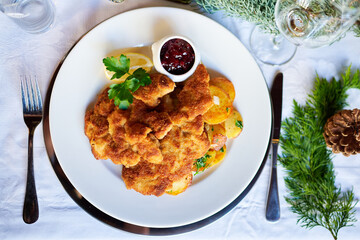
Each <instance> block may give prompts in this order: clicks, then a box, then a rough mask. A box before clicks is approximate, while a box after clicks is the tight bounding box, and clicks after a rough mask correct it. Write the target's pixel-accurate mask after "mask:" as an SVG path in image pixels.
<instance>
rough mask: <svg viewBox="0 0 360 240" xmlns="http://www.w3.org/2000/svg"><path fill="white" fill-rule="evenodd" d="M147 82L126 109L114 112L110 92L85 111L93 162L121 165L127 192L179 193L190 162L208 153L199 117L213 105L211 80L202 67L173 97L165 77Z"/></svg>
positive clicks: (188, 179) (189, 178) (157, 76)
mask: <svg viewBox="0 0 360 240" xmlns="http://www.w3.org/2000/svg"><path fill="white" fill-rule="evenodd" d="M151 78H152V83H151V84H150V85H148V86H146V87H142V88H139V90H137V91H136V92H135V93H136V94H134V97H135V99H134V101H133V103H132V104H131V105H130V108H129V109H127V110H120V109H118V108H117V107H114V101H113V100H109V98H108V88H107V89H105V90H104V91H103V92H102V93H100V94H99V96H98V99H97V101H96V104H95V106H94V109H93V110H88V111H87V112H86V115H85V134H86V135H87V137H88V138H89V141H90V144H91V149H92V152H93V154H94V156H95V158H96V159H111V160H112V161H113V162H114V163H115V164H122V165H123V172H122V178H123V180H124V182H125V184H126V187H127V188H128V189H134V190H135V191H138V192H140V193H142V194H144V195H155V196H160V195H162V194H164V193H165V192H168V193H170V194H178V193H180V192H183V191H185V189H186V188H187V187H188V186H189V185H190V184H191V181H192V165H193V163H194V160H195V159H197V158H200V157H202V156H203V155H204V154H205V153H206V152H207V151H208V149H209V148H210V141H209V139H208V136H207V133H206V132H205V131H204V121H203V117H202V116H201V114H203V113H204V112H205V111H206V110H207V109H208V108H209V107H210V106H211V105H212V100H211V96H210V92H209V83H208V81H209V77H208V74H207V72H206V69H205V67H204V66H202V67H201V66H200V67H198V69H197V71H196V73H195V74H194V75H193V76H192V77H191V78H189V79H188V80H187V81H186V82H185V84H179V88H177V89H176V90H175V91H174V92H172V93H169V92H171V91H173V90H174V87H175V84H174V83H173V82H172V81H171V80H170V79H169V78H167V77H166V76H164V75H161V74H153V75H152V76H151ZM192 88H194V89H192ZM166 94H167V95H166ZM164 95H165V96H164ZM192 95H194V96H192ZM209 98H210V100H209ZM160 101H161V104H160V105H159V106H157V105H158V104H159V102H160ZM193 101H194V102H193ZM156 106H157V107H156ZM170 116H171V117H170ZM174 119H175V120H176V121H177V124H178V125H174V124H173V122H172V121H173V120H174Z"/></svg>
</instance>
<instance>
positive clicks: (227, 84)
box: [210, 77, 235, 102]
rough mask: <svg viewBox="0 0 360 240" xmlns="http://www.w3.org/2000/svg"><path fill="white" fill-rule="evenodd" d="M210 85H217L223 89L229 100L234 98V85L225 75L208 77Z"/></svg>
mask: <svg viewBox="0 0 360 240" xmlns="http://www.w3.org/2000/svg"><path fill="white" fill-rule="evenodd" d="M210 85H213V86H217V87H219V88H221V89H222V90H224V91H225V92H226V93H227V94H228V95H229V97H230V100H231V102H233V101H234V99H235V87H234V85H233V84H232V82H231V81H230V80H229V79H227V78H225V77H216V78H212V79H210Z"/></svg>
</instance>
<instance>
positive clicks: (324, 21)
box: [275, 0, 360, 48]
mask: <svg viewBox="0 0 360 240" xmlns="http://www.w3.org/2000/svg"><path fill="white" fill-rule="evenodd" d="M359 17H360V0H278V1H277V2H276V5H275V21H276V25H277V27H278V29H279V30H280V32H281V33H282V34H283V35H284V36H285V37H286V38H287V39H288V40H289V41H290V42H292V43H294V44H295V45H302V46H304V47H310V48H315V47H322V46H326V45H329V44H331V43H333V42H335V41H336V40H338V39H340V38H341V37H342V36H344V34H345V33H346V31H348V30H349V28H351V26H353V24H354V23H355V22H356V20H357V19H358V18H359Z"/></svg>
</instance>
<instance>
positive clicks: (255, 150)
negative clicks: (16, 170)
mask: <svg viewBox="0 0 360 240" xmlns="http://www.w3.org/2000/svg"><path fill="white" fill-rule="evenodd" d="M169 34H180V35H184V36H187V37H189V38H190V39H191V40H192V41H193V42H194V44H195V45H196V46H197V47H198V49H199V51H200V53H201V56H202V61H203V63H204V64H205V66H207V68H208V69H209V71H210V72H218V73H221V74H222V75H224V76H226V77H228V78H229V79H230V80H231V81H232V82H233V83H234V85H235V90H236V98H235V103H234V104H235V106H236V108H237V109H238V110H239V111H240V112H241V114H242V116H243V119H244V130H243V132H242V134H241V135H240V136H239V137H238V138H237V139H236V140H235V141H233V142H230V143H229V144H228V155H227V157H226V159H225V160H224V161H223V162H222V163H221V164H220V165H219V166H218V167H217V168H216V169H214V170H213V171H209V172H208V173H207V174H206V177H205V174H202V175H201V174H200V175H199V177H197V178H195V179H194V183H193V185H192V186H190V187H189V188H188V189H187V190H186V191H185V192H184V193H182V194H180V195H177V196H170V195H166V194H165V195H163V196H161V197H154V196H143V195H141V194H139V193H137V192H135V191H133V190H127V189H126V187H125V185H124V183H123V181H122V179H121V176H120V169H121V167H120V166H115V165H114V164H112V163H111V161H110V160H106V161H102V160H96V159H95V158H94V157H93V155H92V153H91V150H90V145H89V141H88V139H87V137H86V136H85V134H84V115H85V111H86V109H87V107H88V105H89V104H90V103H91V102H92V101H93V100H94V99H95V97H96V95H97V94H98V93H99V91H100V90H101V89H102V88H103V86H104V85H105V84H108V80H106V78H105V76H104V70H103V63H102V59H103V58H104V56H106V55H107V54H108V53H109V52H111V51H113V50H115V49H119V48H127V47H135V46H144V45H145V46H146V45H150V44H151V43H152V42H154V41H156V40H158V39H160V38H162V37H163V36H165V35H169ZM49 122H50V133H51V138H52V141H53V146H54V150H55V153H56V155H57V158H58V161H59V163H60V165H61V168H62V169H63V171H64V172H65V174H66V176H67V177H68V179H69V180H70V182H71V183H72V184H73V186H74V187H75V188H76V189H77V190H78V192H79V193H80V194H81V195H82V196H84V197H85V198H86V199H87V200H88V201H89V202H90V203H91V204H92V205H94V206H95V207H97V208H98V209H100V210H101V211H102V212H104V213H106V214H108V215H110V216H112V217H114V218H116V219H118V220H121V221H124V222H127V223H130V224H135V225H139V226H145V227H154V228H169V227H177V226H183V225H187V224H191V223H195V222H197V221H200V220H202V219H205V218H207V217H209V216H211V215H213V214H215V213H217V212H219V211H220V210H221V209H223V208H224V207H226V206H227V205H228V204H229V203H231V202H232V201H233V200H234V199H236V198H237V197H238V196H239V195H240V194H241V193H242V192H243V191H244V189H245V188H246V187H247V186H248V185H249V183H250V182H251V180H252V179H253V178H254V176H255V174H256V172H257V171H258V169H259V167H260V165H261V163H262V161H263V159H264V156H265V154H266V150H267V146H268V143H269V139H270V134H271V105H270V98H269V93H268V89H267V85H266V83H265V81H264V78H263V75H262V73H261V71H260V69H259V67H258V66H257V64H256V62H255V61H254V59H253V58H252V56H251V55H250V53H249V52H248V51H247V49H246V48H245V47H244V46H243V45H242V44H241V43H240V41H239V40H238V39H237V38H236V37H235V36H234V35H232V34H231V33H230V32H229V31H228V30H226V29H225V28H224V27H222V26H221V25H219V24H218V23H216V22H214V21H213V20H211V19H209V18H207V17H204V16H202V15H200V14H196V13H193V12H190V11H186V10H181V9H176V8H163V7H156V8H143V9H137V10H133V11H129V12H125V13H122V14H120V15H117V16H115V17H112V18H110V19H109V20H106V21H105V22H103V23H101V24H99V25H98V26H97V27H95V28H94V29H93V30H91V31H90V32H89V33H87V34H86V35H85V36H84V37H83V38H82V39H81V40H80V41H79V42H78V43H77V44H76V45H75V47H74V48H73V49H72V50H71V52H70V53H69V54H68V56H67V58H66V59H65V61H64V62H63V65H62V66H61V68H60V70H59V72H58V74H57V77H56V81H55V83H54V87H53V90H52V93H51V100H50V110H49Z"/></svg>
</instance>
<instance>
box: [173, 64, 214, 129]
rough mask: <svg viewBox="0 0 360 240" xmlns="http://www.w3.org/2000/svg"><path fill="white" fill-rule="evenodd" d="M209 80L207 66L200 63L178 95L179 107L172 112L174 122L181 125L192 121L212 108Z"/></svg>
mask: <svg viewBox="0 0 360 240" xmlns="http://www.w3.org/2000/svg"><path fill="white" fill-rule="evenodd" d="M209 80H210V77H209V74H208V72H207V71H206V68H205V66H204V65H203V64H199V66H198V67H197V68H196V70H195V72H194V74H193V75H192V76H191V77H189V78H188V79H187V80H186V81H185V84H184V87H183V89H182V90H181V91H180V93H179V94H178V95H177V97H178V99H179V107H178V109H176V110H175V111H173V112H172V113H171V114H170V117H171V120H172V122H173V123H174V124H176V125H181V124H182V123H184V122H187V121H192V120H193V119H194V118H195V117H197V116H198V115H202V114H204V113H205V112H207V110H209V109H210V107H211V106H212V105H213V100H212V97H211V94H210V90H209Z"/></svg>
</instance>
